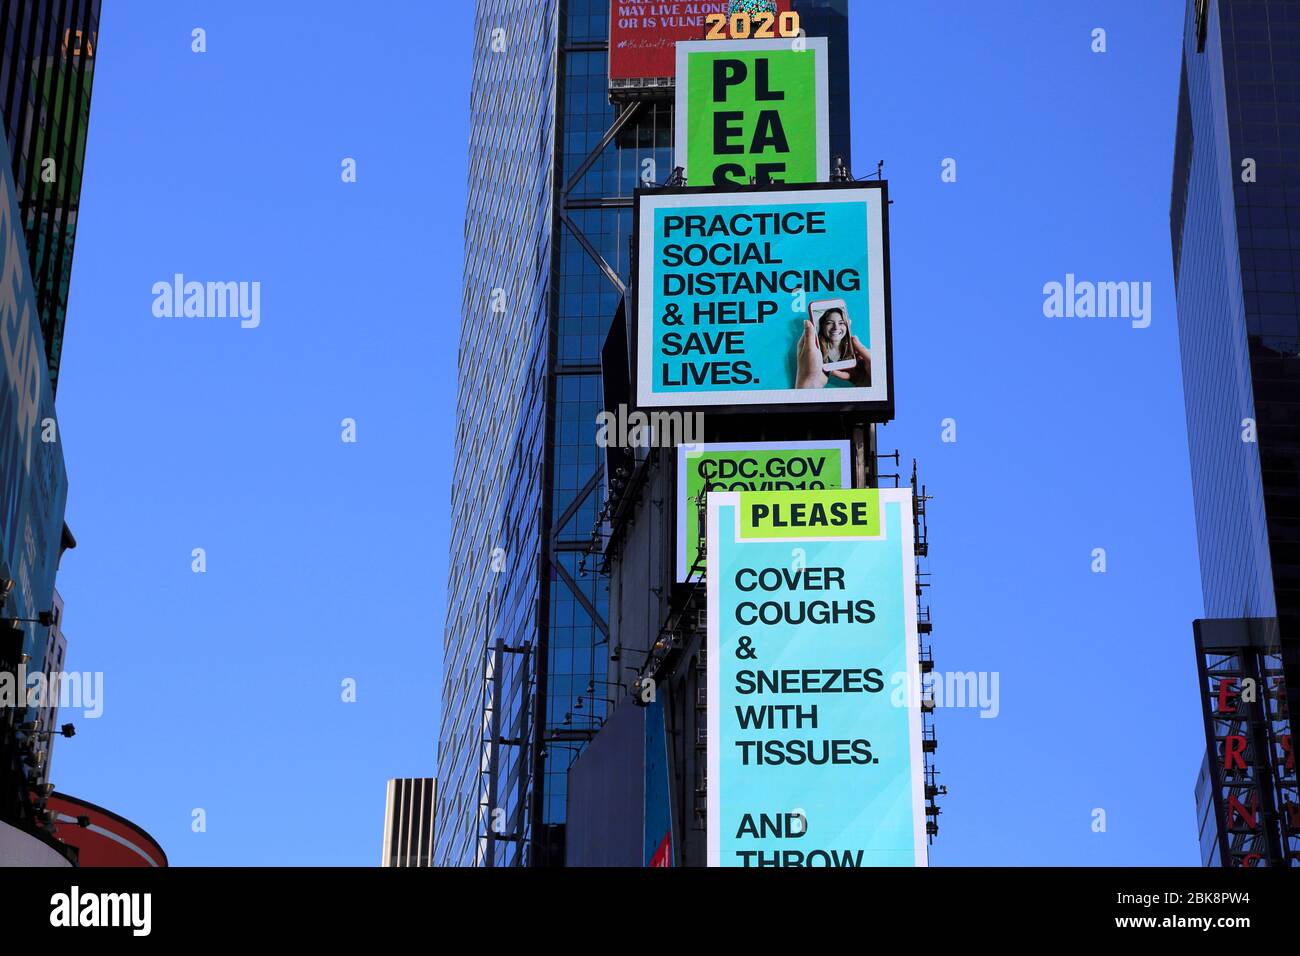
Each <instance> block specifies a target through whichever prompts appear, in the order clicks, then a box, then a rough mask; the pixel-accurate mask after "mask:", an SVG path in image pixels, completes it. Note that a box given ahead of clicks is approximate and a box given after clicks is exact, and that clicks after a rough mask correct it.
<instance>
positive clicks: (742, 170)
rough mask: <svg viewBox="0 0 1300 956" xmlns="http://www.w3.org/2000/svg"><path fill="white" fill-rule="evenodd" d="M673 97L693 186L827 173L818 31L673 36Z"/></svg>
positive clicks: (680, 151) (817, 178) (821, 178)
mask: <svg viewBox="0 0 1300 956" xmlns="http://www.w3.org/2000/svg"><path fill="white" fill-rule="evenodd" d="M676 96H677V100H676V124H677V127H676V134H677V146H676V163H677V165H678V166H683V167H685V169H686V178H687V181H688V182H689V183H690V184H691V185H692V186H726V185H747V184H748V183H749V181H750V179H751V178H752V179H753V180H754V181H755V182H757V183H759V184H767V183H816V182H826V181H827V180H829V179H830V124H829V119H828V107H827V98H826V97H827V91H826V38H825V37H797V38H794V39H790V40H717V41H710V40H694V41H690V42H684V43H678V44H677V93H676Z"/></svg>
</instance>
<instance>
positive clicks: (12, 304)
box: [0, 137, 68, 673]
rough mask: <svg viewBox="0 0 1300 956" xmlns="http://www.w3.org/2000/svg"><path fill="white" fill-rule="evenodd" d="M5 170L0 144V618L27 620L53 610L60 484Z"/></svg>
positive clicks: (41, 647) (31, 669)
mask: <svg viewBox="0 0 1300 956" xmlns="http://www.w3.org/2000/svg"><path fill="white" fill-rule="evenodd" d="M10 170H11V167H10V162H9V151H8V148H7V147H6V145H5V142H4V139H3V137H0V176H3V179H4V194H3V196H0V252H3V255H4V262H3V267H2V268H0V379H2V380H3V381H0V535H3V540H0V576H2V577H7V578H10V579H12V580H13V582H14V589H13V593H12V594H11V595H10V597H9V601H8V603H7V604H6V605H5V608H4V616H5V617H10V618H15V617H17V618H29V619H31V618H36V617H37V616H38V615H39V614H40V613H41V612H42V611H49V610H50V609H51V605H52V602H53V597H54V572H55V570H56V569H57V567H58V562H59V547H60V545H61V543H62V540H63V510H64V505H65V504H66V502H67V497H68V482H67V474H66V472H65V471H64V466H63V448H62V446H61V445H60V443H59V438H60V436H59V432H58V422H57V421H56V419H55V416H54V394H53V391H52V390H51V388H50V376H49V373H48V369H47V366H46V360H45V343H44V340H43V339H42V337H41V322H40V317H39V315H38V314H37V311H36V302H35V299H34V297H33V295H32V280H31V276H30V274H29V273H28V265H27V246H26V243H25V242H24V241H23V233H22V225H21V221H22V220H21V219H20V217H19V212H18V202H17V199H16V198H15V195H14V186H13V179H12V175H11V172H10ZM33 628H34V625H31V624H27V625H24V629H25V630H26V631H27V637H26V640H25V643H24V648H25V650H26V652H27V653H28V654H29V655H31V658H32V660H31V661H30V662H29V663H28V666H27V671H28V673H36V672H37V671H39V670H40V669H41V668H42V666H43V664H44V656H45V642H44V640H39V641H38V640H36V639H35V638H34V636H33Z"/></svg>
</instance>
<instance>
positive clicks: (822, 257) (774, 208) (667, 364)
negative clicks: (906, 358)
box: [634, 182, 893, 421]
mask: <svg viewBox="0 0 1300 956" xmlns="http://www.w3.org/2000/svg"><path fill="white" fill-rule="evenodd" d="M885 192H886V190H885V186H884V183H880V182H877V183H872V184H870V185H863V184H859V185H855V186H844V187H833V186H813V187H803V186H785V187H772V188H768V189H761V190H756V189H752V188H744V189H733V190H714V189H679V190H658V191H638V194H637V200H636V202H637V207H636V218H637V223H636V228H637V242H638V250H637V256H636V276H635V283H636V293H635V302H636V310H635V328H636V331H635V335H634V350H635V353H636V360H635V363H634V367H635V370H636V400H637V404H638V406H640V407H643V408H693V409H706V410H711V411H724V412H725V411H731V412H735V411H755V410H758V409H760V408H775V409H778V410H779V409H780V408H781V407H783V406H800V407H801V408H806V409H807V410H809V411H812V410H815V408H814V407H821V408H823V409H834V410H849V409H851V410H854V411H857V412H860V413H862V414H865V415H868V416H870V417H872V418H873V419H875V420H877V421H884V420H887V419H888V418H889V417H890V416H891V415H892V413H893V407H892V394H891V378H892V373H891V369H890V355H889V348H890V327H889V272H888V247H887V238H886V236H887V233H886V218H887V213H886V207H887V203H888V200H887V198H886V195H885Z"/></svg>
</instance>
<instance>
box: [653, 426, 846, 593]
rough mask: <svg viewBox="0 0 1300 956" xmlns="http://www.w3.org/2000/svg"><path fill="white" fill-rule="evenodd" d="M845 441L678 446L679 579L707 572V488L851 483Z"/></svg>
mask: <svg viewBox="0 0 1300 956" xmlns="http://www.w3.org/2000/svg"><path fill="white" fill-rule="evenodd" d="M851 484H852V482H851V480H850V477H849V443H848V442H847V441H843V440H839V441H837V440H826V441H782V442H775V441H773V442H763V441H753V442H711V443H708V444H703V443H701V444H697V445H678V446H677V580H678V581H685V580H687V579H688V578H689V577H691V570H692V568H695V572H696V573H695V577H696V580H699V575H700V574H701V573H702V572H703V568H704V559H703V557H702V556H701V555H700V553H699V552H700V544H701V539H702V537H703V529H702V528H701V520H700V519H701V517H702V515H703V514H704V512H702V511H701V510H700V506H699V499H700V495H701V494H703V493H704V492H706V491H708V492H709V493H714V492H718V491H818V490H821V489H824V488H848V487H849V486H850V485H851Z"/></svg>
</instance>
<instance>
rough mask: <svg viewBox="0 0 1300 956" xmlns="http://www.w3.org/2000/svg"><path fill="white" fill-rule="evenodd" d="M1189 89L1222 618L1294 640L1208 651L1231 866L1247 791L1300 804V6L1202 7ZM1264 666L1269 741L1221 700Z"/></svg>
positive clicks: (1191, 15)
mask: <svg viewBox="0 0 1300 956" xmlns="http://www.w3.org/2000/svg"><path fill="white" fill-rule="evenodd" d="M1180 87H1181V88H1180V94H1179V107H1178V124H1177V134H1176V141H1175V159H1174V174H1173V196H1172V204H1171V213H1170V219H1171V235H1172V240H1173V254H1174V277H1175V284H1176V289H1177V303H1178V325H1179V338H1180V347H1181V352H1182V371H1183V384H1184V389H1185V401H1186V409H1187V428H1188V444H1189V448H1190V452H1191V467H1192V488H1193V494H1194V499H1195V507H1196V526H1197V538H1198V543H1199V549H1200V564H1201V581H1202V590H1203V592H1204V601H1205V611H1206V617H1207V618H1210V619H1217V620H1222V619H1235V620H1242V619H1249V620H1250V621H1268V620H1271V619H1274V618H1276V619H1277V621H1278V622H1279V623H1280V625H1281V628H1280V631H1278V630H1273V629H1270V628H1264V627H1262V625H1259V626H1256V625H1251V626H1246V625H1243V626H1242V627H1241V628H1239V630H1240V631H1241V632H1242V633H1276V634H1278V635H1279V638H1278V640H1280V646H1278V647H1276V648H1260V647H1253V648H1252V647H1248V646H1247V644H1246V642H1245V641H1243V642H1239V643H1240V644H1241V647H1240V648H1237V649H1233V648H1228V647H1226V646H1225V645H1223V644H1222V643H1220V644H1209V645H1206V646H1207V647H1208V648H1209V649H1208V650H1207V651H1206V653H1207V655H1208V656H1206V658H1205V659H1204V660H1202V661H1201V668H1202V671H1201V672H1202V675H1203V680H1206V681H1207V683H1206V686H1204V687H1202V688H1201V696H1202V698H1203V699H1205V700H1206V701H1207V704H1206V731H1207V743H1208V745H1209V749H1210V753H1209V770H1210V773H1211V775H1212V777H1213V778H1214V783H1215V789H1216V800H1218V801H1220V802H1219V804H1218V809H1217V812H1216V814H1215V817H1216V819H1217V821H1218V825H1219V826H1221V827H1222V826H1227V827H1228V828H1229V829H1232V828H1234V827H1236V828H1239V831H1238V830H1234V831H1233V834H1231V836H1232V840H1229V841H1227V842H1224V843H1222V844H1221V848H1222V849H1224V852H1223V853H1222V855H1221V857H1219V856H1215V857H1214V858H1215V859H1220V858H1221V859H1222V860H1223V861H1224V862H1225V863H1227V862H1228V861H1229V858H1230V857H1232V856H1233V855H1234V854H1235V855H1237V856H1239V857H1241V858H1243V859H1246V858H1249V857H1251V856H1252V855H1253V853H1254V851H1253V850H1249V849H1248V848H1247V849H1243V848H1244V847H1248V844H1250V841H1251V840H1252V836H1251V832H1252V828H1253V824H1252V826H1247V825H1246V824H1247V823H1248V822H1250V821H1256V822H1257V820H1256V816H1257V815H1256V810H1255V809H1252V808H1251V807H1250V806H1247V805H1246V804H1242V805H1241V806H1242V807H1243V809H1244V810H1245V811H1246V814H1245V816H1243V814H1242V813H1239V812H1236V810H1235V808H1233V807H1232V806H1229V805H1228V804H1227V803H1226V801H1227V800H1228V798H1229V797H1230V796H1232V790H1233V788H1234V787H1235V786H1240V787H1247V788H1248V789H1249V787H1253V786H1254V783H1255V782H1256V781H1258V780H1260V779H1262V777H1263V775H1265V774H1267V773H1271V772H1272V769H1276V768H1281V772H1282V774H1283V776H1282V777H1279V778H1278V779H1277V780H1276V788H1275V792H1274V793H1273V795H1272V796H1271V797H1269V798H1268V799H1267V800H1265V801H1264V802H1265V803H1269V802H1270V801H1271V805H1272V806H1273V811H1272V812H1273V813H1274V820H1275V821H1277V820H1284V819H1285V815H1286V814H1285V808H1286V805H1287V803H1288V802H1290V803H1292V804H1294V802H1295V766H1294V760H1293V759H1290V761H1289V763H1290V766H1289V771H1288V769H1287V766H1286V765H1287V763H1288V758H1287V757H1285V756H1284V755H1282V754H1281V749H1282V748H1283V747H1285V746H1289V743H1290V730H1289V717H1288V716H1287V715H1288V713H1289V707H1288V704H1287V696H1288V692H1289V695H1290V700H1291V701H1292V702H1294V701H1295V700H1296V699H1297V692H1298V691H1300V685H1298V684H1297V683H1296V681H1297V680H1300V671H1297V669H1296V665H1297V663H1300V659H1298V658H1297V652H1296V645H1295V641H1296V640H1297V631H1296V622H1297V620H1298V616H1300V295H1297V293H1298V292H1300V289H1298V288H1297V282H1298V281H1300V4H1296V3H1294V2H1291V0H1188V4H1187V13H1186V25H1185V30H1184V46H1183V65H1182V76H1181V81H1180ZM1261 628H1262V629H1261ZM1216 630H1221V629H1216ZM1200 646H1201V645H1200V643H1199V638H1198V647H1200ZM1255 658H1259V659H1262V660H1265V661H1276V662H1277V673H1276V675H1274V677H1269V678H1268V683H1267V687H1266V691H1267V693H1266V697H1265V700H1264V702H1263V705H1264V707H1265V708H1266V710H1265V711H1264V712H1262V713H1260V714H1259V715H1258V716H1259V721H1258V722H1257V723H1259V722H1262V724H1263V725H1266V726H1255V727H1253V728H1244V729H1243V726H1242V722H1243V721H1245V720H1247V716H1246V713H1245V708H1244V707H1241V708H1238V707H1236V706H1235V705H1234V704H1233V703H1232V700H1233V698H1234V696H1235V692H1230V693H1228V694H1227V696H1226V700H1224V699H1221V698H1220V695H1219V694H1218V690H1219V688H1220V684H1221V682H1225V681H1226V682H1228V687H1229V689H1230V690H1231V689H1232V688H1234V687H1236V688H1239V687H1240V682H1241V680H1242V679H1243V678H1244V677H1247V676H1249V674H1250V673H1252V671H1251V668H1250V667H1249V666H1247V664H1248V662H1249V660H1250V659H1255ZM1269 667H1270V668H1271V667H1272V665H1271V664H1270V665H1269ZM1283 668H1285V671H1286V676H1287V677H1288V678H1290V677H1294V678H1295V680H1285V681H1284V680H1283V679H1282V670H1283ZM1270 673H1271V671H1270ZM1207 674H1212V675H1215V676H1213V677H1210V678H1207V677H1205V675H1207ZM1211 682H1212V683H1211ZM1234 682H1236V683H1234ZM1257 735H1258V736H1257ZM1229 737H1232V738H1234V739H1241V740H1246V739H1249V740H1250V741H1251V744H1250V747H1249V752H1248V753H1246V754H1245V755H1244V758H1243V762H1245V763H1248V764H1249V766H1248V767H1246V768H1238V771H1234V773H1235V772H1239V773H1240V776H1239V778H1234V777H1233V775H1232V773H1227V772H1225V767H1228V766H1229V765H1231V764H1233V763H1234V762H1235V758H1234V756H1233V755H1232V754H1231V753H1229V752H1227V751H1225V747H1228V748H1230V747H1231V742H1230V741H1229V740H1228V738H1229ZM1270 751H1275V752H1272V753H1270ZM1279 760H1280V761H1281V762H1280V763H1279ZM1288 772H1289V782H1288V780H1287V779H1286V775H1287V773H1288ZM1248 778H1249V786H1248V784H1247V783H1245V782H1242V783H1238V784H1234V783H1233V780H1234V779H1239V780H1240V781H1247V779H1248ZM1244 794H1245V790H1243V791H1242V792H1241V794H1239V795H1238V796H1240V797H1241V799H1243V800H1248V799H1249V798H1248V797H1247V796H1245V795H1244ZM1233 799H1236V797H1233ZM1278 815H1280V817H1279V816H1278ZM1247 817H1248V818H1249V819H1248V820H1247V819H1246V818H1247ZM1297 834H1300V829H1298V830H1297ZM1296 841H1297V842H1296V843H1295V844H1294V845H1295V846H1300V835H1298V836H1297V837H1296ZM1285 842H1286V838H1285V837H1283V840H1282V843H1281V846H1282V847H1283V853H1285ZM1229 844H1231V846H1230V845H1229ZM1232 847H1236V848H1237V849H1235V850H1234V849H1232ZM1210 858H1211V856H1210V855H1208V854H1207V856H1206V859H1207V860H1208V859H1210Z"/></svg>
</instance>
